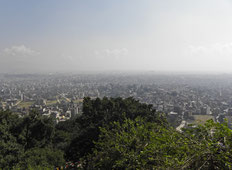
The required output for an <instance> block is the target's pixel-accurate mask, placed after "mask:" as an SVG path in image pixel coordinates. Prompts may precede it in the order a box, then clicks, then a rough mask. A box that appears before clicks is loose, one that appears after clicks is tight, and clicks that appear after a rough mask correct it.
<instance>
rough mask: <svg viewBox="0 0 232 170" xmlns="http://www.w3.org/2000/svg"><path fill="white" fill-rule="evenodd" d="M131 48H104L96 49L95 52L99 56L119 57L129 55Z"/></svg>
mask: <svg viewBox="0 0 232 170" xmlns="http://www.w3.org/2000/svg"><path fill="white" fill-rule="evenodd" d="M128 53H129V50H128V49H127V48H120V49H103V50H96V51H94V54H95V56H96V57H97V58H106V57H107V58H110V57H111V58H114V59H119V58H121V57H125V56H127V55H128Z"/></svg>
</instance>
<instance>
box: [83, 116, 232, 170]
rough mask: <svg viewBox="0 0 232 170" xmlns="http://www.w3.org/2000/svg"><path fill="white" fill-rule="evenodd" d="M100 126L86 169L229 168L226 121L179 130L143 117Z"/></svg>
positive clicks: (230, 162) (231, 161)
mask: <svg viewBox="0 0 232 170" xmlns="http://www.w3.org/2000/svg"><path fill="white" fill-rule="evenodd" d="M113 126H114V128H113V129H111V130H110V129H109V128H108V127H106V128H101V133H100V137H99V140H98V141H97V142H96V143H95V144H96V147H95V149H94V151H93V154H91V155H89V157H88V164H87V167H88V168H89V169H125V168H127V169H210V170H211V169H231V164H232V157H231V153H232V152H231V144H232V143H231V141H232V140H231V135H232V132H231V130H230V129H229V128H228V126H227V125H226V124H219V123H214V122H213V121H212V120H210V121H208V122H207V123H206V124H205V125H200V126H197V127H191V128H186V129H185V130H184V132H183V133H180V132H177V131H176V130H175V129H173V128H171V127H168V126H162V125H159V124H157V123H152V122H147V120H146V119H142V118H137V119H136V120H131V119H125V121H124V122H123V123H119V122H114V123H113Z"/></svg>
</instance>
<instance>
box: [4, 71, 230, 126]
mask: <svg viewBox="0 0 232 170" xmlns="http://www.w3.org/2000/svg"><path fill="white" fill-rule="evenodd" d="M231 83H232V76H231V75H229V74H217V75H216V74H215V75H213V74H211V75H210V74H209V75H202V74H160V73H159V74H156V73H153V72H140V73H110V74H109V73H108V74H107V73H97V74H94V73H91V74H71V73H70V74H56V73H54V74H2V75H1V81H0V99H1V103H0V109H2V110H11V111H12V112H14V113H16V114H18V115H20V116H24V115H27V114H28V113H29V112H30V111H33V110H36V111H38V112H39V113H40V114H42V115H46V116H49V117H54V118H55V119H56V122H57V123H58V122H59V121H65V120H68V119H71V118H74V117H75V116H78V115H81V113H82V103H83V99H84V97H90V98H92V99H96V98H103V97H109V98H111V97H114V98H115V97H121V98H128V97H133V98H134V99H136V100H139V101H140V102H142V103H146V104H152V105H153V108H154V109H155V110H156V111H157V112H161V113H165V114H166V115H167V118H168V120H169V121H171V122H172V123H173V124H174V125H175V126H178V125H180V126H181V127H183V126H185V125H187V124H189V123H204V122H205V121H206V120H209V119H213V120H214V121H216V122H223V121H224V119H225V118H226V119H227V120H228V121H229V123H231V118H232V97H231V96H232V87H231Z"/></svg>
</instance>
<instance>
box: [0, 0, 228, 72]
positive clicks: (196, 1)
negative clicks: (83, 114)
mask: <svg viewBox="0 0 232 170" xmlns="http://www.w3.org/2000/svg"><path fill="white" fill-rule="evenodd" d="M231 16H232V1H230V0H189V1H186V0H176V1H173V0H143V1H141V0H117V1H116V0H98V1H96V0H85V1H81V0H69V1H64V0H49V1H46V0H40V1H35V0H20V1H17V0H0V30H1V31H0V73H3V72H37V71H79V70H84V71H92V70H99V71H108V70H128V71H133V70H144V71H146V70H148V71H151V70H153V71H203V72H210V71H213V72H230V73H231V72H232V67H231V65H232V33H231V30H232V20H231Z"/></svg>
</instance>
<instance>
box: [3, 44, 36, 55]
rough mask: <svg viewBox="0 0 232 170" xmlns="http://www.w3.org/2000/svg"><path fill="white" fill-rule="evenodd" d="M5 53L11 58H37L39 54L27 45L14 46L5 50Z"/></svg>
mask: <svg viewBox="0 0 232 170" xmlns="http://www.w3.org/2000/svg"><path fill="white" fill-rule="evenodd" d="M3 52H4V53H5V54H7V55H10V56H35V55H38V54H39V52H37V51H34V50H32V49H31V48H29V47H26V46H25V45H18V46H12V47H10V48H5V49H4V50H3Z"/></svg>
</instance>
